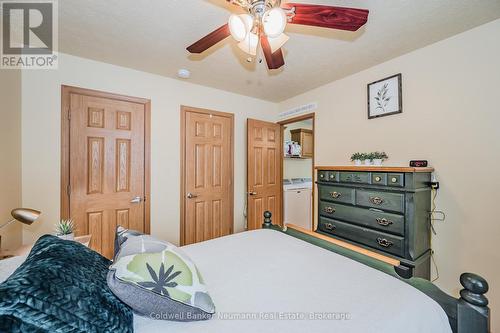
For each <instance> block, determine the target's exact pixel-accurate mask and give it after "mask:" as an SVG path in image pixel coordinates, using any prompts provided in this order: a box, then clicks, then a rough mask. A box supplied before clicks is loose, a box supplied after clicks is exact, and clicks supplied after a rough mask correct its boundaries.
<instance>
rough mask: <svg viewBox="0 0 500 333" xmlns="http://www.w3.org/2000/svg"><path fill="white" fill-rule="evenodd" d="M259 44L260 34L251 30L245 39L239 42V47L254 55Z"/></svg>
mask: <svg viewBox="0 0 500 333" xmlns="http://www.w3.org/2000/svg"><path fill="white" fill-rule="evenodd" d="M258 45H259V36H257V35H256V34H254V33H253V32H250V33H248V34H247V36H246V37H245V39H244V40H243V41H242V42H240V43H238V47H239V48H240V49H241V50H242V51H243V52H246V53H248V54H250V55H252V56H256V55H257V46H258Z"/></svg>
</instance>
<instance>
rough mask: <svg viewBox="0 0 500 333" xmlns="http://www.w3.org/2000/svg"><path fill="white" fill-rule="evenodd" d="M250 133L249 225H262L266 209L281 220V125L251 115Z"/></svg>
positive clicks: (252, 226) (248, 141)
mask: <svg viewBox="0 0 500 333" xmlns="http://www.w3.org/2000/svg"><path fill="white" fill-rule="evenodd" d="M247 137H248V139H247V144H248V150H247V154H248V156H247V169H248V170H247V178H248V179H247V187H248V191H247V194H248V196H247V197H248V213H247V229H248V230H254V229H259V228H261V226H262V222H263V220H264V217H263V214H264V212H265V211H266V210H269V211H270V212H271V213H272V214H273V223H275V224H281V219H282V218H281V211H282V209H281V205H282V200H281V126H280V125H278V124H274V123H268V122H265V121H260V120H254V119H248V122H247Z"/></svg>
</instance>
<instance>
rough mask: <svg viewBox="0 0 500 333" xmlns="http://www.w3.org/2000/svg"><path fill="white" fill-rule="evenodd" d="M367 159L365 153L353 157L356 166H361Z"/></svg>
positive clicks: (355, 154)
mask: <svg viewBox="0 0 500 333" xmlns="http://www.w3.org/2000/svg"><path fill="white" fill-rule="evenodd" d="M364 157H365V154H363V153H354V154H352V156H351V161H352V162H354V164H355V165H358V166H359V165H361V161H362V160H363V158H364Z"/></svg>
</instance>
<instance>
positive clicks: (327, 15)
mask: <svg viewBox="0 0 500 333" xmlns="http://www.w3.org/2000/svg"><path fill="white" fill-rule="evenodd" d="M281 7H282V8H283V9H285V10H293V8H295V16H294V17H292V18H291V20H290V21H289V23H292V24H302V25H311V26H315V27H324V28H330V29H339V30H348V31H356V30H358V29H359V28H361V27H362V26H363V25H365V24H366V22H367V21H368V14H369V12H370V11H369V10H366V9H356V8H345V7H332V6H322V5H309V4H300V3H284V4H283V5H282V6H281Z"/></svg>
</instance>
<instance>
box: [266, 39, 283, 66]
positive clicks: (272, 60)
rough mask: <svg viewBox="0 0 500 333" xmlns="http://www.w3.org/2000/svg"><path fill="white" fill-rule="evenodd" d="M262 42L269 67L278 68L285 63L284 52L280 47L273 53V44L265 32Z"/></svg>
mask: <svg viewBox="0 0 500 333" xmlns="http://www.w3.org/2000/svg"><path fill="white" fill-rule="evenodd" d="M260 44H261V45H262V50H263V51H264V57H265V58H266V62H267V67H268V68H269V69H278V68H281V67H283V66H284V65H285V59H284V58H283V52H282V51H281V49H278V50H276V51H275V52H274V53H273V52H272V51H271V45H270V44H269V41H268V40H267V37H266V36H265V35H264V34H262V35H261V36H260Z"/></svg>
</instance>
